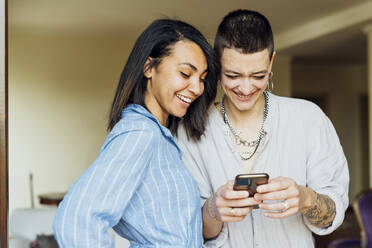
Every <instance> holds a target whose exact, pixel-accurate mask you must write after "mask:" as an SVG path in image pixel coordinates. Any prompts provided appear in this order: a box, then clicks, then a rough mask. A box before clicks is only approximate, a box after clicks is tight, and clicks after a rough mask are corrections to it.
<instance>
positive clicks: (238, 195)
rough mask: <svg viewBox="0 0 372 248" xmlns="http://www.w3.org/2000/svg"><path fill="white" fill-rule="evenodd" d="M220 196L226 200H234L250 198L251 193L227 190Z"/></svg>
mask: <svg viewBox="0 0 372 248" xmlns="http://www.w3.org/2000/svg"><path fill="white" fill-rule="evenodd" d="M220 195H221V196H222V197H223V198H225V199H228V200H233V199H244V198H248V196H249V193H248V191H246V190H241V191H237V190H232V189H225V190H223V191H222V192H221V194H220Z"/></svg>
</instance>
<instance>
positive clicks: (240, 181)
mask: <svg viewBox="0 0 372 248" xmlns="http://www.w3.org/2000/svg"><path fill="white" fill-rule="evenodd" d="M268 182H269V175H268V174H266V173H252V174H239V175H237V176H236V177H235V181H234V187H233V188H234V190H247V191H248V192H249V196H254V194H256V193H257V190H256V189H257V186H259V185H262V184H267V183H268Z"/></svg>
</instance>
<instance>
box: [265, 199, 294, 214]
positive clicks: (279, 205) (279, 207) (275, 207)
mask: <svg viewBox="0 0 372 248" xmlns="http://www.w3.org/2000/svg"><path fill="white" fill-rule="evenodd" d="M286 202H287V203H288V209H289V208H293V207H298V203H299V199H298V198H292V199H287V200H286ZM259 208H260V209H262V210H269V211H283V210H285V205H284V204H283V202H282V201H280V202H274V203H265V202H263V203H261V204H259Z"/></svg>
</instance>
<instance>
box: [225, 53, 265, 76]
mask: <svg viewBox="0 0 372 248" xmlns="http://www.w3.org/2000/svg"><path fill="white" fill-rule="evenodd" d="M269 65H270V54H269V50H268V49H265V50H262V51H259V52H255V53H242V52H241V51H239V50H238V49H232V48H225V49H223V52H222V56H221V66H222V69H223V70H231V71H234V72H239V73H248V72H255V71H262V70H266V69H268V67H269Z"/></svg>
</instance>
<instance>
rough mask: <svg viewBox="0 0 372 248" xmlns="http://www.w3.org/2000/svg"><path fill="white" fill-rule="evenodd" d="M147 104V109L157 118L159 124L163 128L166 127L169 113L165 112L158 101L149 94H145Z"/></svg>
mask: <svg viewBox="0 0 372 248" xmlns="http://www.w3.org/2000/svg"><path fill="white" fill-rule="evenodd" d="M145 104H146V107H147V109H148V110H149V111H150V113H151V114H152V115H153V116H155V118H156V119H157V120H158V121H159V123H160V124H161V125H163V126H166V124H167V120H168V117H169V113H168V112H167V111H165V110H164V109H163V108H162V107H161V106H160V104H159V103H158V102H157V101H156V99H155V98H154V97H152V96H150V94H148V92H146V94H145Z"/></svg>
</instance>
